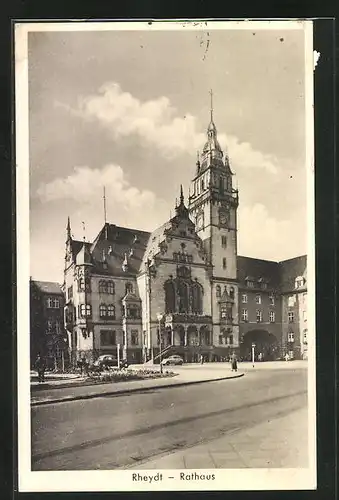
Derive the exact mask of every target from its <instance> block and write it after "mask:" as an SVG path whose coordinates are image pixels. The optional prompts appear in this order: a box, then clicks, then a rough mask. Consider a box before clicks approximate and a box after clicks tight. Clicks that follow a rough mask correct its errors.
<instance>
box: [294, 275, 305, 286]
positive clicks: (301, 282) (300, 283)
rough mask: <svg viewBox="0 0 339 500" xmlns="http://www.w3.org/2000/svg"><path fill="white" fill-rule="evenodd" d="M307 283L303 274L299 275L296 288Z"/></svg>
mask: <svg viewBox="0 0 339 500" xmlns="http://www.w3.org/2000/svg"><path fill="white" fill-rule="evenodd" d="M304 284H305V280H304V278H303V277H302V276H298V277H297V278H296V279H295V288H302V287H303V286H304Z"/></svg>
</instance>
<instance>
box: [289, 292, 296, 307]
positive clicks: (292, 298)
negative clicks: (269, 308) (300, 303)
mask: <svg viewBox="0 0 339 500" xmlns="http://www.w3.org/2000/svg"><path fill="white" fill-rule="evenodd" d="M294 304H295V295H290V296H289V297H288V307H293V306H294Z"/></svg>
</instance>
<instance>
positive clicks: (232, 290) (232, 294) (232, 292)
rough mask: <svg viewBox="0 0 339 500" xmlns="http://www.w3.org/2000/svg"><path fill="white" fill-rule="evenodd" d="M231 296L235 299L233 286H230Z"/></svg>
mask: <svg viewBox="0 0 339 500" xmlns="http://www.w3.org/2000/svg"><path fill="white" fill-rule="evenodd" d="M230 298H231V299H234V288H233V286H231V288H230Z"/></svg>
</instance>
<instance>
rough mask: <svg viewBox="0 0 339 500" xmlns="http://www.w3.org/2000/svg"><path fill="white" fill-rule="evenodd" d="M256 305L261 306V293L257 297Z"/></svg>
mask: <svg viewBox="0 0 339 500" xmlns="http://www.w3.org/2000/svg"><path fill="white" fill-rule="evenodd" d="M255 303H256V304H261V295H260V293H257V294H256V296H255Z"/></svg>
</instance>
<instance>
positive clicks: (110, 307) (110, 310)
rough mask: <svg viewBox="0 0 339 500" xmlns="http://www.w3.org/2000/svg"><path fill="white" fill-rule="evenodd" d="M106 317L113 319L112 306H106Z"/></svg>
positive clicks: (113, 310) (113, 311)
mask: <svg viewBox="0 0 339 500" xmlns="http://www.w3.org/2000/svg"><path fill="white" fill-rule="evenodd" d="M107 316H109V317H110V318H115V307H114V305H113V304H109V305H108V306H107Z"/></svg>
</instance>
